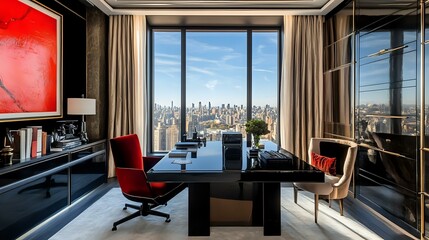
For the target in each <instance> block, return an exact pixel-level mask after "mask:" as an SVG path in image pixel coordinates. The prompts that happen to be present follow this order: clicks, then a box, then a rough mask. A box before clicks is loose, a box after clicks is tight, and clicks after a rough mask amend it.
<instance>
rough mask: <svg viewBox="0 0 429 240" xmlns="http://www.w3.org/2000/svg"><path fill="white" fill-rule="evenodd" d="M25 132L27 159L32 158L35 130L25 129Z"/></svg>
mask: <svg viewBox="0 0 429 240" xmlns="http://www.w3.org/2000/svg"><path fill="white" fill-rule="evenodd" d="M23 130H24V131H25V158H30V157H31V142H32V139H33V129H31V128H28V127H27V128H23Z"/></svg>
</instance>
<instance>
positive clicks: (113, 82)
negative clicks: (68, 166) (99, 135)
mask: <svg viewBox="0 0 429 240" xmlns="http://www.w3.org/2000/svg"><path fill="white" fill-rule="evenodd" d="M145 46H146V19H145V17H144V16H110V18H109V50H108V52H109V53H108V54H109V74H108V76H109V115H108V118H109V119H108V139H111V138H114V137H117V136H122V135H127V134H131V133H136V134H137V135H138V136H139V138H140V141H141V143H140V144H141V147H142V150H143V152H144V153H145V152H146V148H145V147H146V142H145V140H146V138H145V137H144V129H145V127H146V125H147V121H146V120H147V118H146V117H145V116H144V114H145V112H146V111H145V104H146V101H145V97H146V96H147V94H145V93H146V78H145V75H146V61H145V59H146V58H145V56H146V52H145V51H146V50H145ZM109 149H110V147H109ZM108 176H109V177H113V176H115V168H114V163H113V157H112V154H109V160H108Z"/></svg>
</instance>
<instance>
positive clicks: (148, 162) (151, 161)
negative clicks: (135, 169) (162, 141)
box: [143, 157, 161, 172]
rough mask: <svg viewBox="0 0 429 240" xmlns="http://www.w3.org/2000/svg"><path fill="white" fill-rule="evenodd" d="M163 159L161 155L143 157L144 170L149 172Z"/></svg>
mask: <svg viewBox="0 0 429 240" xmlns="http://www.w3.org/2000/svg"><path fill="white" fill-rule="evenodd" d="M159 160H161V157H143V166H144V171H145V172H147V171H149V170H150V169H151V168H153V166H155V164H157V163H158V162H159Z"/></svg>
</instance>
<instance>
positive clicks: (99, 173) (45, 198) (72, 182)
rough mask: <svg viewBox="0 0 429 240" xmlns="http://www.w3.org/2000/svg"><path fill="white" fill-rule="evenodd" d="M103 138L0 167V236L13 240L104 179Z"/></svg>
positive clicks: (105, 166)
mask: <svg viewBox="0 0 429 240" xmlns="http://www.w3.org/2000/svg"><path fill="white" fill-rule="evenodd" d="M105 144H106V141H104V140H103V141H97V142H94V143H89V144H85V145H82V146H80V147H77V148H74V149H70V150H67V151H63V152H59V153H53V154H50V155H45V156H43V157H40V158H35V159H29V160H28V161H26V162H23V163H16V164H14V165H12V166H8V167H4V168H0V212H1V214H0V236H1V238H2V239H15V238H17V237H19V236H21V235H22V234H24V233H25V232H27V231H29V230H30V229H31V228H33V227H35V226H37V225H38V224H40V223H41V222H43V221H44V220H46V219H47V218H49V217H51V216H52V215H53V214H55V213H57V212H59V211H60V210H62V209H64V208H66V207H67V206H69V205H70V204H72V203H73V202H75V201H76V200H77V199H79V198H80V197H82V196H84V195H85V194H87V193H89V192H90V191H92V190H93V189H95V188H96V187H98V186H100V185H101V184H103V183H105V182H106V181H107V163H106V150H105V148H106V147H105Z"/></svg>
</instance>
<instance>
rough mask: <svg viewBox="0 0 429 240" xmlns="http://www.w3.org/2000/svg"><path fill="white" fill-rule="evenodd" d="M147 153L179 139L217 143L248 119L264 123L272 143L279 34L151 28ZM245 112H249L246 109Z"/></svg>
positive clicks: (166, 147)
mask: <svg viewBox="0 0 429 240" xmlns="http://www.w3.org/2000/svg"><path fill="white" fill-rule="evenodd" d="M151 50H152V51H151V52H152V55H151V56H152V61H150V62H151V64H152V68H151V69H152V74H151V75H150V78H149V79H151V86H152V110H153V111H152V118H151V123H152V135H151V136H152V151H154V152H163V151H169V150H171V149H172V148H173V147H174V144H175V143H176V142H177V141H180V140H181V138H182V137H187V138H192V136H193V135H194V134H195V132H196V134H197V136H198V137H200V138H203V137H204V138H206V140H207V141H216V140H220V138H221V134H222V132H225V131H236V132H241V133H242V134H243V137H246V132H245V127H244V124H245V123H246V121H247V120H248V119H250V118H259V119H263V120H265V121H266V122H267V123H268V125H269V129H270V131H271V132H270V134H267V135H266V136H263V137H262V139H264V138H265V139H269V140H272V141H274V142H277V141H278V139H277V127H278V124H277V122H278V106H277V105H278V78H279V67H278V66H279V62H278V61H279V60H278V59H279V31H278V29H270V30H266V29H265V30H247V29H246V30H234V31H232V30H210V31H208V30H201V29H198V30H196V29H183V28H181V29H168V30H165V29H154V30H153V31H152V45H151ZM248 109H250V110H249V111H248Z"/></svg>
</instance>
